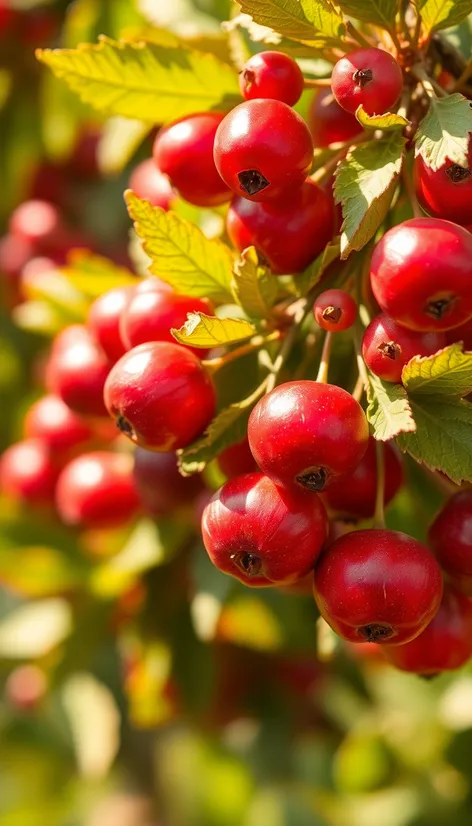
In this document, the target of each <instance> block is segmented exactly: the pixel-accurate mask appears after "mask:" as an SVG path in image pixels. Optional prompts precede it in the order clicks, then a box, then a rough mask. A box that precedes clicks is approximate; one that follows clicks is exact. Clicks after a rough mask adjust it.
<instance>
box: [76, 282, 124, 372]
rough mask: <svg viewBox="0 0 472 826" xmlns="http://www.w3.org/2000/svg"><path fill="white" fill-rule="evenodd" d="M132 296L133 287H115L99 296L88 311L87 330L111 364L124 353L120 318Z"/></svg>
mask: <svg viewBox="0 0 472 826" xmlns="http://www.w3.org/2000/svg"><path fill="white" fill-rule="evenodd" d="M133 294H134V287H133V286H129V287H115V289H114V290H108V292H106V293H103V295H101V296H99V297H98V298H97V299H96V300H95V301H94V302H93V304H92V306H91V307H90V310H89V314H88V319H87V324H88V327H89V330H90V332H91V333H92V335H93V337H94V338H95V340H96V341H97V342H98V344H99V345H100V347H101V348H102V350H103V352H104V353H105V355H106V357H107V358H108V359H109V360H110V361H111V362H115V361H118V359H119V358H121V356H122V355H123V354H124V353H125V352H126V348H125V347H124V346H123V343H122V341H121V336H120V318H121V316H122V314H123V312H124V309H125V307H126V305H127V304H128V303H129V301H130V300H131V298H132V296H133Z"/></svg>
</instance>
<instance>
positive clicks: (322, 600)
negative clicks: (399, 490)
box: [314, 529, 443, 645]
mask: <svg viewBox="0 0 472 826" xmlns="http://www.w3.org/2000/svg"><path fill="white" fill-rule="evenodd" d="M442 592H443V582H442V576H441V570H440V568H439V565H438V563H437V562H436V560H435V558H434V556H433V555H432V554H431V553H430V552H429V551H428V549H427V548H426V547H425V546H424V545H422V544H421V542H418V541H417V540H416V539H413V537H411V536H407V535H406V534H404V533H400V532H399V531H390V530H386V529H376V530H363V531H353V532H352V533H347V534H345V535H344V536H342V537H341V538H340V539H338V540H337V541H336V542H335V543H334V544H333V545H331V547H330V548H329V549H328V550H327V551H326V552H325V553H323V554H322V556H321V558H320V559H319V562H318V564H317V566H316V569H315V579H314V594H315V600H316V603H317V605H318V608H319V611H320V614H321V615H322V617H324V619H325V620H326V622H327V623H328V624H329V625H330V626H331V628H333V630H334V631H336V633H337V634H339V635H340V636H341V637H344V639H346V640H349V642H378V643H384V644H387V645H392V644H393V645H397V644H400V643H404V642H409V641H410V640H412V639H414V638H415V637H417V636H418V634H421V632H422V631H423V630H424V629H425V628H426V626H427V625H428V623H429V622H431V620H432V619H433V617H434V615H435V614H436V612H437V610H438V608H439V605H440V602H441V597H442Z"/></svg>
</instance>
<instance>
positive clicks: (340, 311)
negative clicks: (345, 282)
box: [313, 290, 357, 333]
mask: <svg viewBox="0 0 472 826" xmlns="http://www.w3.org/2000/svg"><path fill="white" fill-rule="evenodd" d="M313 315H314V316H315V321H316V322H317V323H318V324H319V325H320V327H321V328H322V329H323V330H326V331H327V332H330V333H338V332H341V330H348V329H349V327H352V325H353V324H354V322H355V320H356V317H357V304H356V302H355V301H354V299H353V297H352V295H349V293H346V292H345V291H344V290H325V291H324V293H321V295H319V296H318V298H317V299H316V301H315V303H314V305H313Z"/></svg>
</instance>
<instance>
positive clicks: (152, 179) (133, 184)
mask: <svg viewBox="0 0 472 826" xmlns="http://www.w3.org/2000/svg"><path fill="white" fill-rule="evenodd" d="M129 186H130V189H132V190H133V192H135V193H136V195H137V196H138V198H142V199H143V200H145V201H150V202H151V204H152V205H153V206H159V207H162V209H165V210H168V209H170V207H171V204H172V201H173V200H174V199H175V195H176V193H175V192H174V190H173V189H172V186H171V183H170V181H169V178H168V177H167V175H163V174H162V172H160V171H159V169H158V168H157V166H156V164H155V162H154V160H153V158H148V159H147V160H146V161H141V163H138V165H137V166H135V168H134V169H133V171H132V173H131V177H130V179H129Z"/></svg>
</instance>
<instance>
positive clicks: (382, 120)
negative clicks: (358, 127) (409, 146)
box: [356, 106, 410, 132]
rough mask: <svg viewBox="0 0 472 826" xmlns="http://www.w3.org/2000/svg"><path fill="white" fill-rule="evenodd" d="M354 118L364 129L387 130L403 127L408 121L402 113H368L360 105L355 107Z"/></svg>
mask: <svg viewBox="0 0 472 826" xmlns="http://www.w3.org/2000/svg"><path fill="white" fill-rule="evenodd" d="M356 118H357V120H358V121H359V123H360V124H362V126H363V127H364V129H382V130H383V131H384V132H389V131H391V130H392V129H404V128H405V126H408V124H409V123H410V121H409V120H407V119H406V118H404V117H402V115H395V114H394V113H393V112H386V113H385V115H368V114H367V112H366V111H365V109H364V108H363V107H362V106H359V107H358V108H357V109H356Z"/></svg>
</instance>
